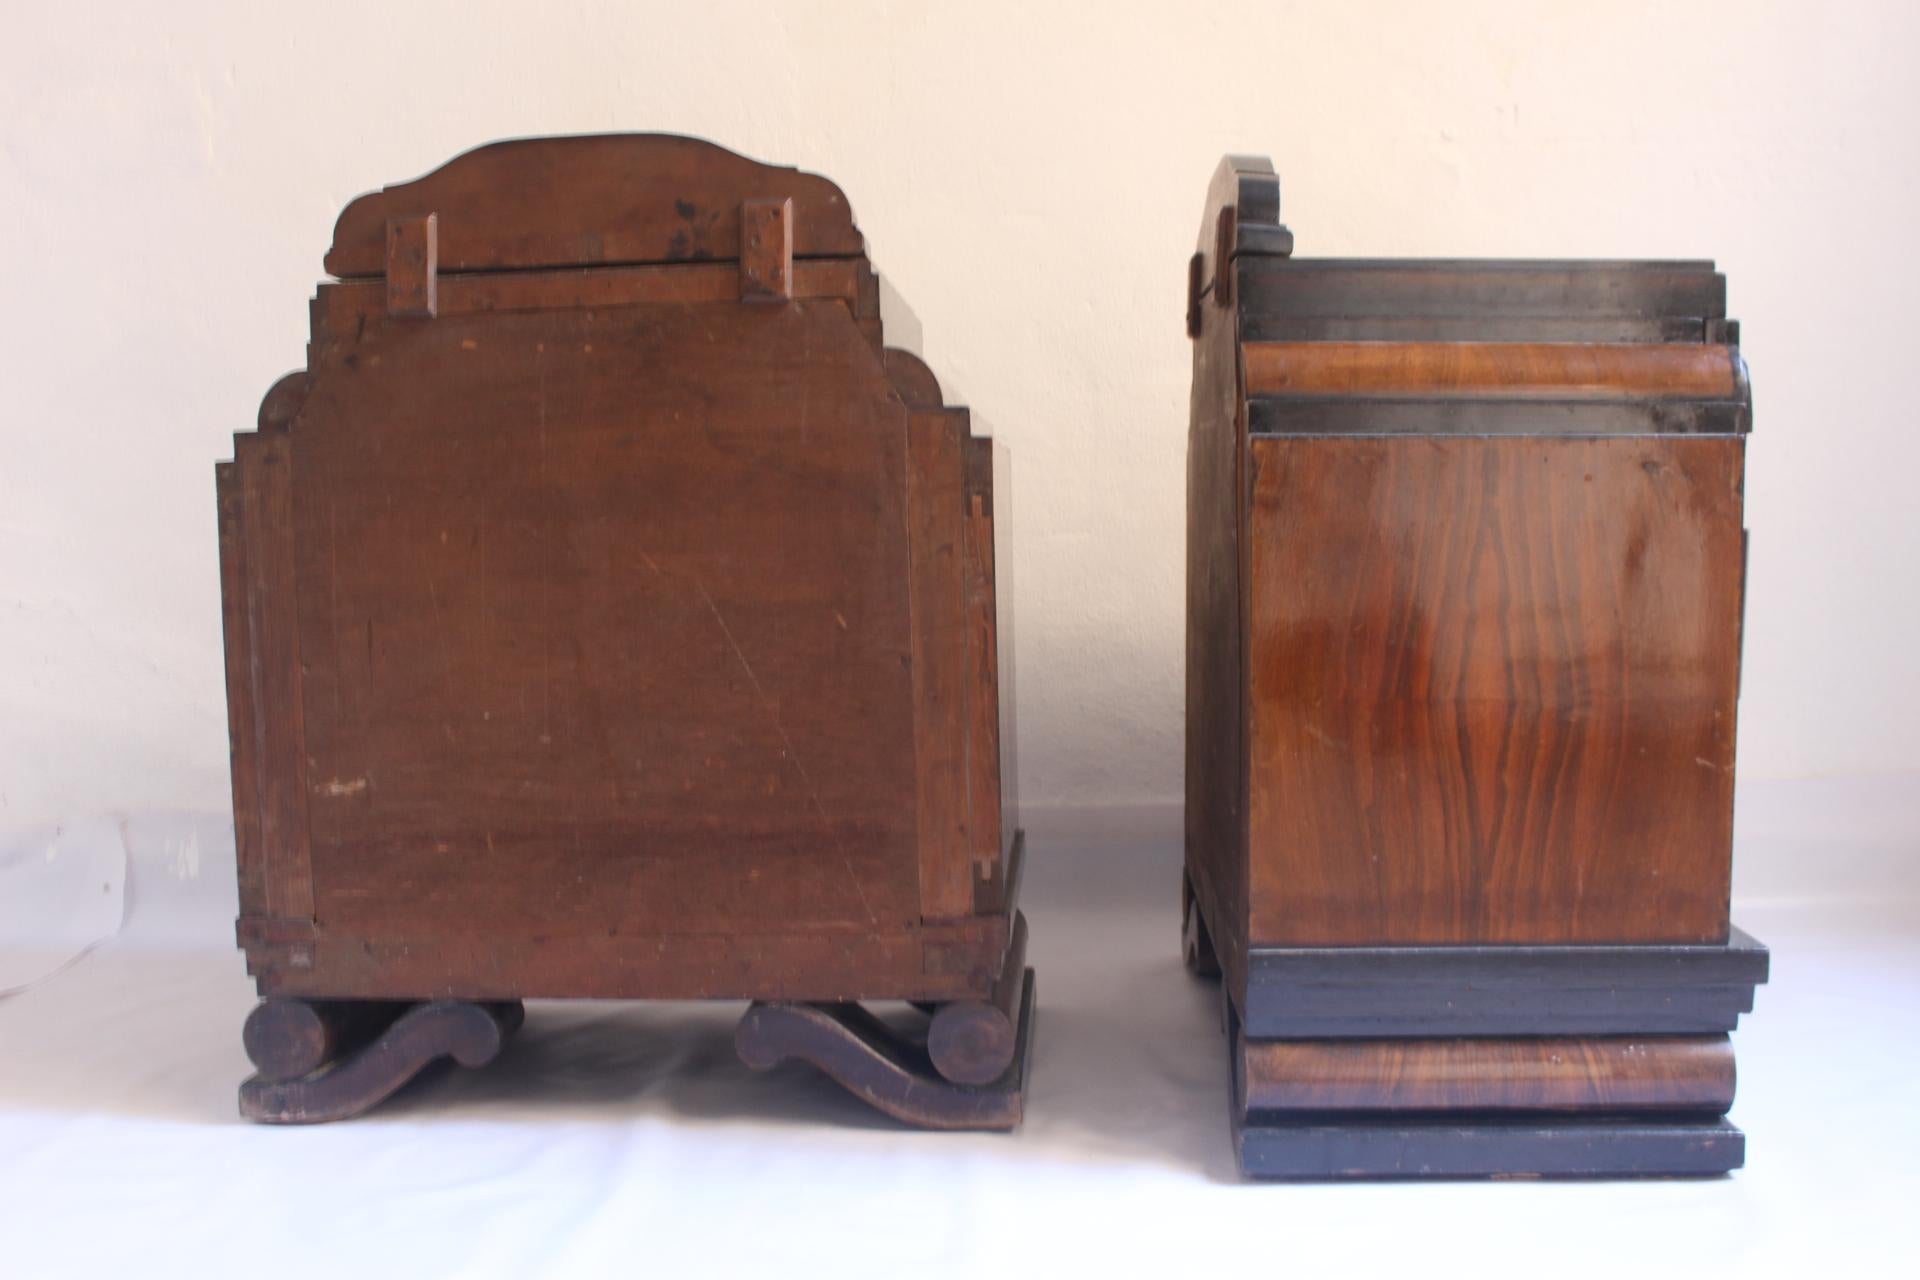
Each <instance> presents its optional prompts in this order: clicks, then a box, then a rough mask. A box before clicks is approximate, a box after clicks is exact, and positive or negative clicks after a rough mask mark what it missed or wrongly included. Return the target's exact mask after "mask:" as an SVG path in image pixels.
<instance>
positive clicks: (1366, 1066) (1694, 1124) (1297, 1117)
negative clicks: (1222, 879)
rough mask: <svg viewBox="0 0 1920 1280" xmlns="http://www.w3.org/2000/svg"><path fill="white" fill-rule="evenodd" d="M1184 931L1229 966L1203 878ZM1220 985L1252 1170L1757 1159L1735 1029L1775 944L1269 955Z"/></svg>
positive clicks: (1617, 1170) (1382, 1174) (1241, 1144)
mask: <svg viewBox="0 0 1920 1280" xmlns="http://www.w3.org/2000/svg"><path fill="white" fill-rule="evenodd" d="M1181 905H1182V908H1183V911H1182V915H1183V924H1182V941H1183V944H1184V949H1185V952H1186V957H1187V965H1188V967H1189V968H1190V969H1191V970H1193V972H1194V973H1196V974H1198V975H1200V976H1203V977H1213V976H1216V975H1218V973H1219V972H1220V968H1221V965H1220V961H1219V957H1218V956H1217V955H1216V954H1215V951H1214V947H1213V943H1212V939H1211V937H1210V935H1209V932H1208V929H1207V925H1206V920H1205V919H1204V917H1203V914H1202V913H1201V911H1200V910H1199V909H1198V906H1197V904H1196V902H1195V901H1194V895H1193V891H1192V888H1191V886H1189V887H1188V888H1187V890H1186V892H1185V894H1184V895H1183V900H1182V904H1181ZM1245 959H1246V970H1247V973H1246V986H1245V989H1244V990H1243V991H1241V992H1239V993H1236V992H1235V991H1234V989H1233V987H1232V985H1231V981H1228V982H1223V983H1222V986H1221V1010H1222V1023H1223V1025H1224V1026H1225V1028H1226V1032H1227V1036H1228V1044H1229V1048H1230V1057H1231V1060H1232V1076H1233V1091H1232V1122H1233V1138H1234V1146H1235V1149H1236V1151H1237V1153H1238V1155H1239V1159H1240V1168H1241V1171H1242V1172H1243V1173H1245V1174H1247V1175H1248V1176H1250V1177H1264V1178H1301V1179H1311V1178H1470V1177H1631V1176H1658V1177H1698V1176H1711V1175H1715V1174H1724V1173H1727V1172H1730V1171H1731V1170H1734V1169H1737V1168H1739V1167H1740V1166H1741V1165H1742V1164H1743V1163H1744V1162H1745V1159H1746V1138H1745V1136H1744V1135H1743V1134H1742V1133H1741V1132H1740V1130H1739V1129H1737V1128H1735V1127H1734V1126H1733V1125H1731V1124H1729V1123H1728V1122H1727V1120H1726V1118H1725V1117H1726V1113H1727V1110H1728V1109H1729V1108H1730V1107H1731V1106H1732V1105H1733V1097H1734V1059H1733V1043H1732V1040H1731V1038H1730V1037H1729V1035H1728V1034H1727V1032H1728V1030H1729V1029H1731V1028H1732V1027H1733V1025H1734V1023H1735V1022H1736V1021H1737V1020H1738V1017H1739V1015H1740V1014H1741V1013H1743V1012H1745V1011H1747V1010H1749V1009H1751V1008H1752V1007H1753V993H1754V986H1755V985H1756V984H1757V983H1761V982H1764V981H1766V978H1767V966H1768V956H1767V950H1766V948H1765V947H1763V946H1761V945H1760V944H1759V943H1758V942H1755V941H1754V940H1753V939H1752V938H1751V937H1749V936H1748V935H1746V934H1744V933H1742V932H1741V931H1740V930H1738V929H1734V930H1732V931H1731V933H1730V936H1729V938H1728V940H1727V942H1725V943H1722V944H1718V945H1711V946H1708V945H1667V944H1660V945H1646V944H1642V945H1634V946H1580V947H1572V946H1452V947H1346V948H1277V947H1254V948H1249V949H1248V950H1247V952H1246V953H1245Z"/></svg>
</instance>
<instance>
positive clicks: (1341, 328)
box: [1240, 314, 1731, 345]
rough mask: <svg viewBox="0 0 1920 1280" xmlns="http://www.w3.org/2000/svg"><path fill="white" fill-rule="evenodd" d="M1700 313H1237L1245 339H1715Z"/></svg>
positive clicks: (1717, 339)
mask: <svg viewBox="0 0 1920 1280" xmlns="http://www.w3.org/2000/svg"><path fill="white" fill-rule="evenodd" d="M1727 323H1730V322H1728V321H1719V320H1707V319H1705V318H1704V317H1701V316H1687V315H1679V316H1525V317H1518V318H1515V317H1508V316H1498V315H1423V316H1395V315H1385V316H1378V315H1362V314H1353V315H1338V316H1269V315H1242V316H1241V317H1240V335H1241V337H1242V338H1243V339H1244V340H1245V341H1247V342H1702V341H1705V342H1721V341H1728V342H1729V345H1731V342H1730V340H1728V339H1725V338H1722V337H1716V336H1715V332H1716V331H1715V330H1714V328H1713V326H1716V325H1724V324H1727Z"/></svg>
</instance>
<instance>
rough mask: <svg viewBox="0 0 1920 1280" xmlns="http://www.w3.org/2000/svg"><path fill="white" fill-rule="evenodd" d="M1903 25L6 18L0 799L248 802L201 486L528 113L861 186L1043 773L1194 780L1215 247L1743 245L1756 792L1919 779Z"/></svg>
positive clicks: (1307, 18) (578, 8)
mask: <svg viewBox="0 0 1920 1280" xmlns="http://www.w3.org/2000/svg"><path fill="white" fill-rule="evenodd" d="M1916 13H1920V8H1917V7H1916V6H1913V5H1910V4H1906V3H1887V4H1863V3H1828V4H1822V5H1787V4H1769V3H1756V2H1754V0H1747V2H1745V3H1694V4H1686V5H1674V6H1666V5H1658V4H1649V3H1634V4H1609V5H1581V6H1573V5H1557V4H1552V3H1542V2H1541V0H1533V2H1531V3H1482V2H1478V0H1450V2H1449V3H1445V4H1438V3H1436V4H1406V5H1392V4H1370V3H1351V2H1349V3H1329V4H1275V3H1232V4H1226V3H1222V4H1193V3H1188V4H1174V3H1161V4H1117V3H1115V4H1090V3H1086V4H1072V5H1068V4H1048V3H1034V2H1029V3H1011V4H1009V3H988V2H984V0H973V2H972V3H965V4H943V5H924V6H923V5H912V4H885V3H825V2H824V0H814V2H797V0H788V2H787V3H782V4H777V5H774V4H769V5H755V4H736V3H696V4H686V3H680V4H673V5H654V4H611V3H603V4H527V3H524V2H518V3H500V2H498V0H467V2H466V3H460V4H410V3H392V2H388V3H380V4H366V3H330V4H313V3H303V4H285V5H282V4H275V3H261V2H260V0H255V2H254V3H189V2H187V0H176V2H174V3H167V4H157V3H156V4H151V5H140V4H127V5H118V6H113V5H95V4H86V3H66V4H45V5H25V4H19V5H8V6H7V13H6V21H5V22H4V24H0V825H4V826H13V825H19V824H40V823H50V822H54V821H58V820H63V819H75V818H78V817H82V816H84V815H89V814H100V813H115V812H122V813H124V812H133V811H142V810H156V809H172V810H198V811H206V810H219V809H221V808H222V807H224V806H225V805H226V803H227V778H226V736H225V734H226V730H225V718H224V704H223V693H222V680H221V657H220V627H219V602H218V587H217V579H216V572H215V546H214V511H213V471H212V463H213V461H214V460H215V459H216V458H219V457H224V456H227V455H228V454H229V451H230V444H229V439H228V437H229V434H230V433H231V432H233V431H235V430H240V429H246V428H248V427H249V426H250V425H251V423H252V421H253V415H254V410H255V407H256V405H257V403H258V400H259V397H260V395H261V393H263V392H264V391H265V390H266V388H267V387H268V386H269V385H270V384H271V383H272V381H273V380H274V378H276V377H277V376H278V375H279V374H280V373H282V372H284V371H285V370H287V369H289V368H291V367H293V366H295V365H297V364H298V363H299V362H300V361H301V359H302V344H303V342H304V340H305V336H306V315H305V306H304V303H305V299H306V298H307V297H308V295H309V294H310V292H311V290H312V286H313V283H314V281H315V279H316V278H317V277H318V275H319V271H320V259H321V254H322V252H323V251H324V249H325V248H326V245H327V242H328V238H329V233H330V231H331V228H332V224H333V219H334V216H335V214H336V213H337V212H338V210H339V209H340V207H341V206H342V205H343V204H344V203H345V202H346V201H347V200H348V199H350V198H351V197H352V196H354V195H355V194H357V193H358V192H360V191H362V190H365V189H367V188H369V187H374V186H378V185H381V184H383V183H387V182H391V181H397V180H400V179H403V178H407V177H410V176H413V175H415V174H417V173H420V172H422V171H424V170H426V169H429V168H431V167H433V166H435V165H437V164H438V163H440V162H441V161H442V160H444V159H446V158H448V157H449V156H451V155H453V154H454V153H456V152H458V151H461V150H464V149H465V148H467V147H469V146H472V145H474V144H476V143H479V142H483V141H486V140H489V139H493V138H496V137H502V136H509V135H524V134H539V133H559V132H577V131H602V130H621V129H634V130H670V131H676V132H683V133H692V134H699V135H704V136H707V137H711V138H713V139H715V140H717V141H720V142H723V143H725V144H726V145H728V146H731V147H733V148H735V149H736V150H740V151H743V152H746V153H747V154H749V155H752V156H755V157H758V158H762V159H768V160H774V161H781V162H786V163H792V164H798V165H800V166H802V167H805V168H810V169H814V170H818V171H820V172H824V173H826V174H829V175H831V176H832V177H833V178H834V179H835V180H837V181H838V182H839V183H840V184H841V185H842V186H843V187H844V188H845V190H846V191H847V192H848V193H849V195H850V196H851V198H852V201H853V204H854V208H855V211H856V214H857V216H858V218H859V221H860V224H861V226H862V227H863V228H864V229H865V230H866V231H867V233H868V235H869V238H870V243H871V245H872V248H873V250H874V255H875V259H876V262H877V264H878V265H879V267H880V269H881V270H882V271H883V272H884V273H885V274H886V276H887V278H888V279H889V281H890V283H891V285H892V286H893V288H894V289H896V290H897V291H898V292H899V294H900V296H901V297H902V298H904V299H905V300H906V302H907V304H908V305H909V306H910V307H911V308H912V311H913V313H914V316H915V317H916V319H917V322H918V325H919V327H920V330H921V334H922V337H923V340H924V342H923V346H924V351H925V354H926V355H927V357H928V359H929V360H930V362H931V364H932V366H933V368H934V370H935V371H936V372H937V373H938V374H939V375H940V377H941V378H942V380H943V382H944V383H945V384H946V386H947V387H948V389H949V392H950V397H951V398H958V399H964V400H965V401H966V402H968V403H970V404H971V405H972V406H973V408H974V411H975V413H976V415H977V420H978V421H981V422H983V423H985V424H986V425H987V426H989V427H990V428H991V429H992V430H993V431H994V432H995V433H996V434H997V435H999V436H1000V437H1001V438H1002V439H1004V440H1005V441H1007V442H1008V443H1009V444H1010V445H1011V447H1012V448H1013V450H1014V451H1015V453H1016V456H1017V468H1018V484H1017V490H1018V499H1017V513H1016V529H1017V534H1016V555H1017V565H1016V581H1017V608H1018V610H1019V625H1018V654H1017V658H1018V662H1019V691H1020V701H1021V705H1020V711H1021V725H1020V731H1021V735H1022V739H1021V747H1022V755H1021V763H1022V774H1023V777H1022V783H1023V791H1024V797H1025V799H1026V801H1027V802H1028V803H1029V804H1030V805H1031V804H1039V805H1099V804H1109V803H1120V802H1124V803H1149V804H1151V803H1155V802H1163V801H1170V800H1172V799H1174V798H1175V797H1176V796H1177V795H1178V794H1179V790H1180V760H1181V747H1180V741H1181V688H1182V676H1181V664H1182V622H1181V610H1182V588H1181V582H1182V575H1183V553H1182V538H1183V536H1184V535H1183V517H1182V503H1183V499H1184V479H1183V469H1184V460H1183V456H1184V449H1185V441H1184V434H1185V425H1186V390H1187V379H1188V371H1189V370H1188V348H1187V343H1186V340H1185V338H1184V337H1183V336H1182V329H1181V320H1182V307H1183V301H1184V298H1183V294H1184V283H1185V268H1186V259H1187V254H1188V252H1189V250H1190V248H1191V245H1192V242H1193V238H1194V234H1195V230H1196V226H1197V222H1198V218H1199V213H1200V202H1201V197H1202V194H1203V192H1204V185H1205V182H1206V180H1207V177H1208V175H1209V174H1210V173H1211V172H1212V169H1213V166H1214V164H1215V162H1216V160H1217V159H1218V158H1219V156H1220V154H1221V153H1222V152H1224V151H1228V150H1238V151H1264V152H1267V153H1269V154H1271V155H1272V156H1273V158H1274V161H1275V163H1276V165H1277V166H1278V168H1279V170H1280V172H1281V174H1282V181H1283V192H1284V195H1283V206H1284V208H1283V212H1284V216H1285V218H1286V220H1287V221H1288V222H1289V223H1290V224H1291V225H1292V226H1293V228H1294V229H1295V232H1296V234H1297V236H1298V240H1299V247H1300V251H1301V252H1303V253H1311V254H1387V255H1406V254H1449V255H1451V254H1459V255H1566V256H1655V255H1662V256H1664V255H1673V256H1711V257H1717V258H1718V259H1719V261H1720V262H1721V264H1722V266H1723V268H1724V269H1725V270H1726V272H1727V273H1728V276H1729V279H1730V282H1731V284H1730V289H1731V305H1732V310H1733V312H1734V314H1736V315H1737V316H1739V317H1740V318H1741V319H1742V321H1743V322H1744V336H1745V340H1746V351H1747V357H1748V360H1749V362H1750V364H1751V366H1752V369H1753V378H1754V386H1755V389H1756V390H1755V394H1756V403H1757V412H1756V427H1755V434H1754V437H1753V446H1752V452H1751V458H1750V481H1749V488H1748V497H1749V518H1750V524H1751V525H1752V527H1753V530H1754V534H1753V550H1752V554H1753V577H1752V594H1751V599H1750V604H1749V614H1748V620H1749V633H1748V645H1747V663H1748V665H1747V672H1746V684H1745V698H1744V703H1743V706H1742V724H1741V763H1742V769H1743V772H1744V774H1745V776H1747V777H1749V778H1754V777H1779V776H1794V775H1807V774H1821V773H1836V772H1861V771H1904V770H1916V769H1920V732H1917V731H1916V729H1915V725H1916V722H1920V681H1916V680H1915V679H1914V676H1913V671H1912V667H1913V661H1914V660H1913V658H1912V656H1911V655H1912V651H1913V649H1914V641H1915V634H1916V630H1917V628H1916V623H1920V605H1917V604H1916V588H1917V587H1920V583H1916V581H1915V579H1916V573H1915V570H1914V567H1913V565H1914V559H1915V556H1914V553H1915V550H1916V535H1915V520H1914V511H1913V508H1914V503H1913V499H1912V497H1911V495H1912V493H1913V492H1914V489H1915V483H1916V478H1917V477H1920V443H1916V435H1917V434H1920V432H1917V429H1916V427H1915V425H1914V423H1913V421H1912V418H1913V412H1912V408H1911V405H1912V403H1913V394H1912V392H1911V391H1910V390H1909V387H1910V384H1911V366H1912V364H1913V357H1912V355H1911V354H1910V351H1911V346H1912V339H1911V337H1910V336H1909V334H1908V333H1907V326H1906V323H1905V322H1906V321H1907V320H1908V319H1909V315H1910V312H1911V310H1912V307H1913V303H1912V296H1911V295H1912V286H1913V284H1914V277H1915V249H1914V244H1915V235H1914V230H1913V227H1914V222H1915V213H1916V209H1920V199H1916V197H1917V196H1920V189H1917V188H1920V182H1917V180H1916V172H1917V171H1920V91H1916V88H1915V82H1914V73H1913V58H1914V50H1915V48H1916V45H1920V19H1917V18H1916Z"/></svg>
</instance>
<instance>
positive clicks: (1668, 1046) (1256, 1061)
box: [1240, 1035, 1734, 1115]
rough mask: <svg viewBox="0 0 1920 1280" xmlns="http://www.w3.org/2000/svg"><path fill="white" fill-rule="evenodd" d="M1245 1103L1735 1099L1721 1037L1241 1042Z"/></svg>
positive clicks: (1638, 1105) (1591, 1106) (1587, 1104)
mask: <svg viewBox="0 0 1920 1280" xmlns="http://www.w3.org/2000/svg"><path fill="white" fill-rule="evenodd" d="M1241 1053H1242V1054H1243V1055H1244V1060H1243V1062H1242V1064H1241V1072H1240V1079H1241V1081H1242V1093H1241V1097H1240V1107H1241V1110H1242V1111H1243V1112H1260V1111H1348V1112H1353V1111H1447V1110H1464V1111H1552V1110H1581V1109H1585V1110H1596V1111H1694V1112H1710V1113H1712V1114H1715V1115H1718V1114H1721V1113H1723V1112H1725V1111H1726V1110H1727V1108H1728V1107H1730V1106H1732V1105H1733V1091H1734V1070H1733V1044H1732V1042H1731V1041H1730V1040H1729V1039H1728V1038H1727V1037H1726V1036H1724V1035H1717V1036H1620V1037H1613V1038H1604V1037H1593V1038H1581V1037H1574V1036H1538V1037H1527V1038H1524V1039H1510V1040H1481V1039H1431V1040H1243V1041H1242V1042H1241Z"/></svg>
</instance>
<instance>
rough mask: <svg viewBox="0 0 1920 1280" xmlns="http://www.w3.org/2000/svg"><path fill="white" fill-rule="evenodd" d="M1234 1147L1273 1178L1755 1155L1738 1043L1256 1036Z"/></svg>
mask: <svg viewBox="0 0 1920 1280" xmlns="http://www.w3.org/2000/svg"><path fill="white" fill-rule="evenodd" d="M1228 1034H1229V1036H1230V1043H1231V1047H1232V1057H1233V1075H1234V1079H1233V1137H1234V1147H1235V1150H1236V1151H1237V1153H1238V1155H1239V1158H1240V1169H1241V1172H1243V1173H1245V1174H1246V1175H1247V1176H1249V1177H1263V1178H1470V1177H1628V1176H1666V1177H1685V1176H1703V1175H1712V1174H1721V1173H1726V1172H1728V1171H1730V1170H1733V1169H1737V1168H1739V1167H1740V1165H1741V1164H1742V1163H1744V1161H1745V1158H1746V1139H1745V1137H1744V1136H1743V1135H1742V1134H1741V1132H1740V1131H1739V1130H1738V1129H1736V1128H1734V1127H1733V1126H1732V1125H1730V1124H1728V1123H1727V1121H1726V1119H1725V1112H1726V1110H1727V1108H1728V1107H1729V1106H1731V1105H1732V1103H1733V1085H1734V1072H1733V1048H1732V1045H1731V1043H1730V1042H1729V1040H1728V1038H1727V1037H1726V1036H1725V1035H1701V1036H1644V1037H1633V1036H1604V1037H1577V1036H1535V1037H1524V1036H1523V1037H1509V1038H1450V1039H1420V1040H1249V1039H1247V1038H1245V1037H1244V1036H1243V1035H1242V1034H1241V1031H1240V1027H1239V1025H1238V1022H1237V1019H1235V1018H1234V1017H1233V1016H1232V1015H1231V1014H1229V1027H1228Z"/></svg>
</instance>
